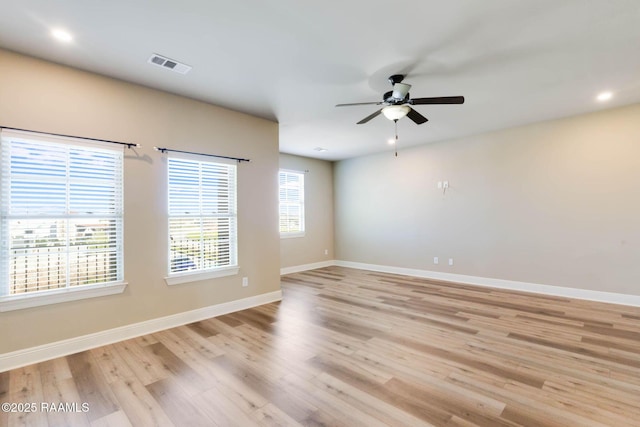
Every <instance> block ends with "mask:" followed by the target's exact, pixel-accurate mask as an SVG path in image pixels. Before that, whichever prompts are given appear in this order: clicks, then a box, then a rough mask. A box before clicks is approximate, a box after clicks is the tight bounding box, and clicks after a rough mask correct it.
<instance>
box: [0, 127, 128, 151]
mask: <svg viewBox="0 0 640 427" xmlns="http://www.w3.org/2000/svg"><path fill="white" fill-rule="evenodd" d="M0 129H8V130H17V131H22V132H31V133H39V134H41V135H52V136H61V137H63V138H79V139H86V140H88V141H97V142H108V143H109V144H119V145H126V146H127V148H132V147H140V144H134V143H131V142H118V141H111V140H108V139H98V138H86V137H84V136H74V135H63V134H61V133H51V132H41V131H38V130H29V129H20V128H10V127H7V126H0Z"/></svg>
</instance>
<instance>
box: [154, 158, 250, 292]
mask: <svg viewBox="0 0 640 427" xmlns="http://www.w3.org/2000/svg"><path fill="white" fill-rule="evenodd" d="M172 160H174V161H178V162H190V163H197V164H199V165H202V164H207V165H212V167H221V166H222V167H225V168H228V169H229V171H230V175H231V177H232V179H231V180H230V182H229V187H228V188H227V189H226V191H227V193H226V194H227V195H228V196H229V198H230V199H231V201H230V204H229V209H230V212H229V213H228V214H227V215H220V214H218V215H203V214H202V212H200V215H189V216H188V217H191V218H199V219H200V220H202V219H206V218H209V219H211V218H229V249H228V250H229V261H230V263H229V264H228V265H221V266H215V267H210V268H198V269H192V270H191V269H190V270H187V271H178V272H172V271H171V268H172V255H173V254H172V253H173V250H172V244H171V241H172V230H171V219H172V217H174V218H175V217H183V218H186V217H187V216H186V215H172V212H171V211H172V208H171V205H172V199H171V192H172V185H171V167H170V163H171V161H172ZM166 165H167V175H166V177H167V238H168V239H167V242H168V245H167V276H166V277H165V278H164V280H165V282H166V284H167V285H169V286H172V285H178V284H182V283H190V282H196V281H201V280H208V279H215V278H220V277H226V276H232V275H237V274H238V272H239V271H240V267H239V263H238V211H237V202H238V166H237V162H234V161H231V160H229V161H226V160H222V159H216V160H210V159H209V158H207V157H203V156H199V155H193V154H184V153H177V154H175V153H170V154H169V155H168V156H167V157H166ZM199 171H200V172H202V168H201V166H200V168H199ZM198 180H199V182H200V183H201V181H202V175H199V177H198ZM205 190H206V189H205ZM198 191H199V195H200V196H199V197H200V199H202V192H203V187H202V185H200V186H199V188H198ZM209 191H211V189H209ZM200 211H202V205H200ZM202 239H203V236H202V234H201V235H200V240H201V241H202Z"/></svg>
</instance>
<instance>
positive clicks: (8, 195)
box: [0, 130, 123, 296]
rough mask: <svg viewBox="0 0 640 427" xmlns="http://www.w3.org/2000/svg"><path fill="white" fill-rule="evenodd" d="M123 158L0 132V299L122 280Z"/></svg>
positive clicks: (97, 147) (63, 141)
mask: <svg viewBox="0 0 640 427" xmlns="http://www.w3.org/2000/svg"><path fill="white" fill-rule="evenodd" d="M122 163H123V153H122V151H121V149H120V150H117V149H115V150H114V149H111V147H109V146H107V145H106V144H104V145H103V144H94V143H84V141H83V140H78V139H75V138H62V137H55V136H51V137H49V136H42V135H38V134H30V133H27V132H17V131H6V130H3V131H2V133H1V134H0V166H1V171H0V204H1V207H0V240H1V242H0V296H20V295H24V296H28V295H32V294H34V293H46V292H48V291H54V290H62V289H71V290H73V289H79V288H82V287H83V286H85V285H98V284H103V285H104V284H109V283H116V282H122V280H123V262H122V252H123V251H122V218H123V207H122Z"/></svg>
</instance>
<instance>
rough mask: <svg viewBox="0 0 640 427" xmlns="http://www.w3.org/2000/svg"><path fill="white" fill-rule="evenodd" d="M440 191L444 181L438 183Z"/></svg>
mask: <svg viewBox="0 0 640 427" xmlns="http://www.w3.org/2000/svg"><path fill="white" fill-rule="evenodd" d="M438 189H440V190H442V181H438Z"/></svg>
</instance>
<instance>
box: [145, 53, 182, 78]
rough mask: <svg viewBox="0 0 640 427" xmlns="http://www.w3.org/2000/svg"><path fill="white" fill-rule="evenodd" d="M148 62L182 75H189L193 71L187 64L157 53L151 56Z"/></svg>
mask: <svg viewBox="0 0 640 427" xmlns="http://www.w3.org/2000/svg"><path fill="white" fill-rule="evenodd" d="M147 62H148V63H149V64H153V65H157V66H158V67H162V68H166V69H168V70H171V71H175V72H176V73H180V74H187V73H188V72H189V71H190V70H191V67H190V66H188V65H187V64H182V63H180V62H178V61H174V60H173V59H169V58H167V57H164V56H162V55H158V54H157V53H154V54H153V55H151V57H150V58H149V60H148V61H147Z"/></svg>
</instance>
